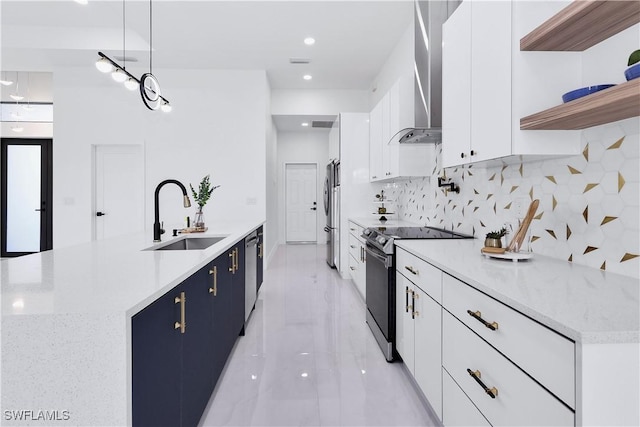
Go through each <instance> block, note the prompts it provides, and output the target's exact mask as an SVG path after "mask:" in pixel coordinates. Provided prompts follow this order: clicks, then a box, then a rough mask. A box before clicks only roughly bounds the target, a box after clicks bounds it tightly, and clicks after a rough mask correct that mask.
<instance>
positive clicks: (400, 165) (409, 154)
mask: <svg viewBox="0 0 640 427" xmlns="http://www.w3.org/2000/svg"><path fill="white" fill-rule="evenodd" d="M413 96H414V95H413V75H405V76H403V77H401V78H400V79H398V80H397V81H396V82H395V83H394V84H393V86H391V88H390V89H389V91H388V92H387V93H385V95H384V96H383V97H382V99H381V100H380V101H379V102H378V104H376V106H375V107H374V108H373V110H371V113H370V117H369V129H370V133H369V144H370V145H369V153H370V154H369V160H370V164H369V171H370V172H369V173H370V180H371V181H390V180H394V179H402V178H408V177H412V176H428V175H430V174H431V172H432V168H433V164H434V162H435V157H434V151H435V150H434V145H433V144H398V142H397V141H398V137H399V135H398V134H399V132H400V131H401V130H403V129H409V128H412V127H414V124H413V122H414V115H413V102H414V101H413Z"/></svg>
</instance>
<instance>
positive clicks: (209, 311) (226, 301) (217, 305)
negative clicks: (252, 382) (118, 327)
mask: <svg viewBox="0 0 640 427" xmlns="http://www.w3.org/2000/svg"><path fill="white" fill-rule="evenodd" d="M244 271H245V270H244V240H242V241H240V242H238V244H236V245H234V246H233V247H232V248H231V249H229V251H228V253H225V254H224V255H221V256H219V257H218V258H216V259H215V260H214V261H212V262H210V263H209V264H207V265H206V266H205V267H203V268H202V269H200V270H198V271H197V272H196V273H194V274H193V275H191V276H190V277H189V278H188V279H186V280H185V281H184V282H182V283H180V284H179V285H178V286H176V287H175V288H173V289H172V290H171V291H169V292H167V293H166V294H165V295H163V296H162V297H160V298H158V299H157V300H156V301H154V302H153V303H152V304H150V305H149V306H148V307H146V308H145V309H143V310H142V311H140V312H139V313H137V314H136V315H134V316H133V317H132V320H131V337H132V356H131V357H132V424H133V425H134V426H153V427H160V426H167V427H177V426H184V427H186V426H197V425H198V422H199V421H200V417H201V416H202V413H203V411H204V409H205V407H206V406H207V403H208V402H209V399H210V397H211V393H212V392H213V389H214V388H215V385H216V383H217V381H218V379H219V377H220V374H221V372H222V369H223V368H224V365H225V363H226V361H227V359H228V357H229V355H230V353H231V350H232V349H233V345H234V344H235V341H236V339H237V337H238V335H239V334H241V333H242V332H243V331H244V287H245V283H244Z"/></svg>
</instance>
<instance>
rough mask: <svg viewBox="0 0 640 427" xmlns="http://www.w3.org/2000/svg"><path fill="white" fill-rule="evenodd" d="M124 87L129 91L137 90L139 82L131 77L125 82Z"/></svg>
mask: <svg viewBox="0 0 640 427" xmlns="http://www.w3.org/2000/svg"><path fill="white" fill-rule="evenodd" d="M124 87H126V88H127V89H129V90H136V89H137V88H138V82H137V81H135V80H133V79H132V78H131V77H129V78H128V79H127V80H125V82H124Z"/></svg>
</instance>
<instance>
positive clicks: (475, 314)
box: [467, 310, 498, 331]
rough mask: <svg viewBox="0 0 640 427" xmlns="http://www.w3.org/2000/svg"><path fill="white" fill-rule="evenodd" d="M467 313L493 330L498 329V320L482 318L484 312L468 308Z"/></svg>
mask: <svg viewBox="0 0 640 427" xmlns="http://www.w3.org/2000/svg"><path fill="white" fill-rule="evenodd" d="M467 314H468V315H469V316H471V317H473V318H474V319H476V320H477V321H478V322H480V323H482V324H483V325H484V326H486V327H487V328H489V329H491V330H492V331H495V330H497V329H498V322H491V323H489V322H487V321H486V320H484V319H483V318H482V313H480V311H471V310H467Z"/></svg>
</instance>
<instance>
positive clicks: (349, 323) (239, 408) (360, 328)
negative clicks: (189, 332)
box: [201, 245, 437, 426]
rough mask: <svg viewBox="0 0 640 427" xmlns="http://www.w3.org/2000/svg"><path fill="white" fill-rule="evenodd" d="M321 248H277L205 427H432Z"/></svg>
mask: <svg viewBox="0 0 640 427" xmlns="http://www.w3.org/2000/svg"><path fill="white" fill-rule="evenodd" d="M325 253H326V246H324V245H285V246H279V247H278V249H277V253H276V255H275V256H274V259H273V260H272V262H271V264H270V267H269V269H268V270H267V271H266V272H265V277H264V282H263V284H262V287H261V289H260V294H259V298H258V301H257V303H256V308H255V310H254V312H253V313H252V315H251V317H250V318H249V322H248V325H247V328H246V329H247V330H246V336H244V337H240V339H239V340H238V341H237V343H236V346H235V349H234V351H233V353H232V355H231V358H230V359H229V361H228V363H227V367H226V370H225V372H224V375H223V377H222V378H221V379H220V382H219V384H218V387H217V389H216V391H215V393H214V396H213V398H212V401H210V402H209V407H208V408H207V411H206V412H205V414H204V415H203V418H202V420H201V425H203V426H223V425H224V426H231V425H241V426H293V425H295V426H365V425H366V426H410V425H421V426H427V425H437V423H436V422H434V421H433V420H432V419H431V418H430V416H429V412H428V411H427V410H426V409H425V407H424V405H423V404H422V402H421V401H420V400H419V398H418V396H417V394H416V391H415V390H414V388H413V386H412V385H411V384H410V382H409V379H408V376H407V375H406V374H405V373H404V372H403V367H402V365H401V364H400V363H387V362H386V361H385V359H384V357H383V355H382V353H381V351H380V349H379V348H378V346H377V344H376V342H375V340H374V338H373V335H372V334H371V332H370V330H369V327H368V326H367V324H366V322H365V320H364V319H365V306H364V302H363V301H362V299H361V297H360V296H359V295H358V292H357V290H356V288H355V287H354V286H353V284H352V283H351V282H350V281H347V280H343V279H341V278H340V276H339V274H338V273H337V272H336V271H335V270H332V269H330V268H329V267H328V266H327V264H326V263H325Z"/></svg>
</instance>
